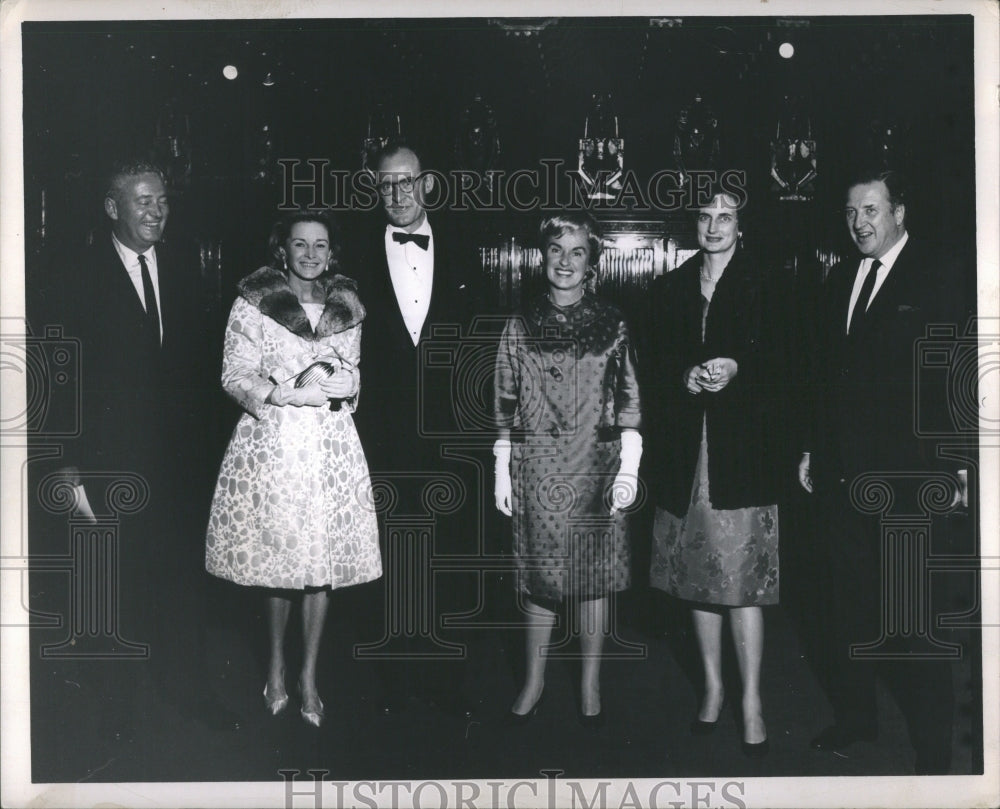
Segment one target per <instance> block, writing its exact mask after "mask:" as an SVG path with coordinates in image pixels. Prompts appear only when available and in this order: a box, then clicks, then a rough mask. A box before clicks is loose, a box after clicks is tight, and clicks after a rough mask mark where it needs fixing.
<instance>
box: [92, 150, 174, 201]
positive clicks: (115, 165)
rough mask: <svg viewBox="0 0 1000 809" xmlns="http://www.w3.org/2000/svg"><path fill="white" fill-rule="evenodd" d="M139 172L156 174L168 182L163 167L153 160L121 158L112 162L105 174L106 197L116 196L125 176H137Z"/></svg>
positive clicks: (165, 182)
mask: <svg viewBox="0 0 1000 809" xmlns="http://www.w3.org/2000/svg"><path fill="white" fill-rule="evenodd" d="M139 174H155V175H157V176H158V177H159V178H160V180H161V181H162V182H163V184H164V185H166V184H167V176H166V174H165V173H164V171H163V169H162V168H161V167H160V166H159V165H158V164H157V163H154V162H153V161H152V160H148V159H146V158H144V157H129V158H119V159H117V160H115V161H114V162H112V163H111V166H110V167H109V169H108V172H107V174H106V175H105V183H104V197H105V199H107V198H109V197H110V198H111V199H114V198H115V194H116V193H117V191H118V185H119V183H120V182H121V180H122V178H124V177H136V176H138V175H139Z"/></svg>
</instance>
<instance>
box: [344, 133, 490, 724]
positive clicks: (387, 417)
mask: <svg viewBox="0 0 1000 809" xmlns="http://www.w3.org/2000/svg"><path fill="white" fill-rule="evenodd" d="M372 165H373V166H374V167H375V170H376V190H377V192H378V195H379V201H380V203H381V207H382V210H383V212H384V215H385V219H386V220H387V222H385V223H382V224H380V225H379V226H378V227H377V228H374V229H373V232H372V233H371V234H369V238H367V239H366V240H365V241H364V242H363V243H361V244H359V245H358V246H357V247H358V255H357V257H356V259H355V261H354V262H353V264H352V271H353V272H354V274H355V275H356V276H357V278H358V291H359V294H360V295H361V300H362V302H363V303H364V305H365V308H366V309H367V311H368V317H367V319H366V320H365V327H364V329H363V332H362V349H361V362H362V366H361V368H362V383H361V384H362V393H361V396H362V401H361V404H360V405H359V408H358V412H357V414H356V423H357V425H358V430H359V432H360V434H361V439H362V444H363V446H364V449H365V454H366V456H367V458H368V462H369V466H370V469H371V473H372V479H373V483H374V484H375V488H376V491H378V490H379V489H380V484H382V485H388V487H389V490H390V491H391V492H392V497H393V498H394V501H393V505H392V506H391V507H390V508H387V509H385V510H384V512H383V513H381V514H380V528H381V529H382V530H381V531H380V534H381V541H382V555H383V564H384V566H385V568H386V576H385V578H384V580H383V581H382V582H378V583H374V584H373V587H372V588H369V589H373V590H380V591H382V602H383V604H387V605H388V606H386V607H384V608H379V609H378V610H376V611H374V612H376V613H377V614H376V615H373V616H372V617H373V618H376V619H377V620H379V625H378V626H376V627H371V628H370V629H371V633H374V637H367V638H366V639H365V642H366V643H368V644H371V643H373V642H374V643H376V644H378V642H379V641H378V639H379V638H380V637H381V638H383V639H384V640H385V643H384V644H382V645H380V646H378V648H377V649H376V650H375V651H376V654H377V655H378V658H379V659H377V660H376V661H375V663H374V664H373V666H374V670H375V673H376V675H377V680H378V682H379V684H380V686H381V698H382V702H381V709H382V712H383V713H385V714H393V713H397V712H399V711H402V710H404V709H405V707H406V705H407V703H409V702H410V701H411V697H417V698H420V699H422V700H423V701H424V702H427V703H430V704H432V705H434V706H437V707H439V708H443V709H445V710H447V711H448V712H449V713H452V714H454V715H457V716H459V717H462V718H468V717H470V716H471V715H472V705H473V701H472V700H471V699H470V698H469V695H468V691H467V688H466V685H467V682H468V680H469V677H468V676H467V674H466V672H467V666H466V665H465V663H466V658H467V656H468V648H467V645H464V644H463V641H462V639H461V638H460V637H459V635H460V634H461V633H458V634H456V630H455V629H453V628H449V627H444V626H443V623H444V622H443V620H442V618H443V616H444V615H448V614H454V613H455V612H458V611H473V610H474V609H475V607H476V601H475V599H474V593H472V584H471V581H470V577H471V574H463V573H457V574H456V573H449V574H446V575H435V574H434V573H433V572H432V570H431V569H430V562H429V559H428V557H427V554H430V555H431V556H434V557H436V558H441V557H442V556H454V555H461V554H475V553H476V551H477V547H478V546H477V544H476V543H477V542H478V530H477V529H478V520H477V519H475V518H476V517H477V515H478V509H477V506H478V498H479V492H480V490H481V488H482V487H481V486H480V484H479V483H478V476H477V474H476V472H477V469H476V467H475V465H474V464H470V463H468V462H467V461H462V460H458V459H456V458H455V457H454V456H451V455H449V454H447V453H446V451H445V450H446V448H448V447H451V448H452V449H454V448H456V447H460V446H461V445H462V441H463V437H462V435H461V430H459V429H458V427H457V420H456V419H455V418H454V413H453V402H452V393H451V385H450V384H447V382H448V380H447V379H446V378H445V377H442V376H441V375H440V374H439V373H437V372H436V371H433V372H431V373H428V372H427V369H426V368H425V367H424V362H425V358H426V356H427V352H426V348H427V346H428V344H427V341H428V340H429V339H432V338H434V334H435V332H437V333H438V334H440V329H441V328H442V327H444V328H446V329H449V330H454V332H453V333H454V334H456V335H462V334H467V333H468V327H469V323H470V321H471V319H472V317H473V316H474V315H475V314H476V313H477V312H478V311H480V297H479V295H478V293H477V289H478V283H477V281H478V277H479V274H480V270H479V262H478V260H477V255H476V252H475V250H474V249H466V245H465V242H466V240H465V239H463V238H461V236H460V234H459V233H458V231H457V229H456V228H455V227H454V226H453V225H454V222H452V221H449V217H448V215H447V212H445V211H438V210H435V211H433V212H432V215H428V211H427V208H426V205H427V200H428V198H429V197H430V195H431V194H433V195H434V198H437V199H442V198H444V197H445V196H446V194H444V193H443V191H444V189H440V188H435V175H433V174H429V173H426V172H424V171H423V167H422V164H421V161H420V158H419V157H418V155H417V153H416V152H415V151H414V150H413V149H412V148H410V147H409V146H407V145H405V144H402V143H395V144H390V145H389V146H387V147H386V148H385V149H384V150H383V151H382V152H381V153H380V154H379V155H378V157H377V159H376V160H375V161H374V162H373V164H372ZM438 176H440V175H438ZM432 219H433V224H432ZM437 339H440V338H439V337H438V338H437ZM435 487H438V491H439V493H440V492H445V491H447V492H450V493H451V494H449V495H448V496H449V497H450V496H451V495H452V494H454V495H455V496H457V497H459V498H460V499H461V501H462V505H460V506H459V507H458V508H457V509H455V510H454V511H452V510H451V508H450V507H448V508H438V507H437V505H436V501H435V499H434V496H433V493H434V491H435ZM458 490H463V491H458ZM378 499H379V496H378V495H376V500H378ZM410 520H412V524H411V522H409V521H410ZM428 534H429V535H430V540H428V539H427V537H428ZM422 542H423V543H426V544H424V545H422V546H421V543H422ZM421 548H422V549H421ZM382 588H388V591H387V592H388V598H387V599H386V597H385V596H386V591H385V590H383V589H382ZM470 602H471V603H470ZM401 625H402V629H400V626H401ZM455 644H459V645H455ZM449 646H450V648H449ZM369 653H370V652H369ZM363 655H364V653H363V652H362V656H363Z"/></svg>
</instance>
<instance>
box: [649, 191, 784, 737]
mask: <svg viewBox="0 0 1000 809" xmlns="http://www.w3.org/2000/svg"><path fill="white" fill-rule="evenodd" d="M737 205H738V201H737V200H736V199H735V198H734V197H733V196H732V195H730V194H727V193H724V192H722V193H714V194H713V196H712V199H711V202H710V203H709V204H708V205H706V206H703V207H702V208H700V209H699V211H698V221H697V230H698V243H699V245H700V246H701V250H700V251H699V252H698V253H697V254H696V255H695V256H693V257H692V258H691V259H689V260H688V261H686V262H685V263H684V264H683V265H681V266H680V267H679V268H678V269H677V270H675V271H673V272H671V273H668V274H667V275H665V276H664V277H663V278H661V279H659V280H658V281H657V282H656V289H655V290H654V294H655V295H656V296H657V301H656V311H657V318H656V320H657V330H656V334H655V335H654V336H653V340H652V345H651V355H652V356H651V358H650V359H651V362H652V364H653V368H652V369H651V373H650V375H649V379H648V382H649V385H648V386H644V387H643V391H644V395H648V398H649V399H650V402H647V404H651V406H650V407H649V408H648V413H649V416H650V424H649V427H650V429H649V431H648V433H649V436H650V438H651V440H653V439H655V442H654V444H653V449H652V450H651V457H650V458H649V460H650V461H651V463H650V470H649V471H651V472H652V475H650V478H651V482H652V484H653V485H652V490H653V496H654V498H655V501H656V504H657V508H656V515H655V521H654V527H653V555H652V563H651V564H652V566H651V571H650V579H651V583H652V585H653V586H654V587H657V588H660V589H662V590H665V591H667V592H668V593H670V594H671V595H673V596H676V597H677V598H681V599H684V600H686V601H689V602H691V609H692V615H693V620H694V627H695V634H696V635H697V639H698V645H699V648H700V652H701V657H702V662H703V664H704V670H705V693H704V697H703V701H702V703H701V707H700V710H699V712H698V716H697V719H696V720H695V721H694V723H693V724H692V732H694V733H707V732H709V731H711V730H712V729H713V728H714V727H715V725H716V723H717V721H718V717H719V713H720V711H721V709H722V703H723V696H724V692H723V683H722V661H721V635H722V623H723V617H724V616H725V615H726V614H728V615H729V619H730V625H731V629H732V635H733V641H734V643H735V646H736V656H737V660H738V662H739V667H740V674H741V676H742V679H743V699H742V709H743V749H744V752H745V753H747V754H748V755H762V754H764V753H766V752H767V730H766V727H765V724H764V719H763V714H762V706H761V698H760V685H759V681H760V664H761V656H762V652H763V645H764V623H763V615H762V612H761V609H760V608H761V606H762V605H765V604H775V603H777V601H778V508H777V505H776V500H777V492H776V474H775V472H776V469H777V466H778V463H777V461H778V459H777V458H776V457H775V451H774V448H773V445H772V443H771V442H770V441H769V440H768V435H769V432H770V427H771V426H772V425H774V424H776V423H777V421H778V420H779V417H778V413H777V411H776V405H777V404H778V403H779V402H780V397H778V396H777V395H776V393H775V385H776V384H777V383H778V382H779V381H780V379H781V368H782V367H783V362H782V361H781V355H782V353H783V346H782V340H781V338H780V329H779V324H780V322H781V320H782V317H783V315H782V311H781V304H780V301H779V298H778V296H777V295H775V294H774V288H773V286H772V284H771V281H770V279H767V278H765V276H764V274H763V272H762V270H761V268H760V266H759V265H758V264H757V263H756V262H754V261H753V260H752V259H751V258H750V257H749V256H748V255H747V254H746V253H745V252H744V251H743V250H742V249H741V247H740V246H739V244H738V242H739V241H740V232H739V214H738V211H737Z"/></svg>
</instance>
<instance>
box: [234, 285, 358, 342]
mask: <svg viewBox="0 0 1000 809" xmlns="http://www.w3.org/2000/svg"><path fill="white" fill-rule="evenodd" d="M320 283H321V284H322V285H323V287H324V288H325V289H326V305H325V306H324V308H323V315H322V316H321V317H320V319H319V323H318V324H316V329H315V331H314V330H313V328H312V326H310V325H309V318H308V317H306V313H305V310H304V309H303V308H302V305H301V304H300V303H299V299H298V298H297V297H296V296H295V293H294V292H292V290H291V288H289V286H288V281H287V280H286V279H285V275H284V273H282V272H281V271H280V270H275V269H274V268H272V267H261V268H260V269H259V270H257V271H255V272H252V273H250V275H248V276H247V277H246V278H244V279H243V280H242V281H240V282H239V284H237V289H238V290H239V293H240V295H241V296H242V297H243V298H244V300H246V301H247V303H249V304H250V305H251V306H254V307H256V308H257V309H259V310H260V312H261V314H263V315H267V316H268V317H269V318H271V319H272V320H274V321H276V322H278V323H280V324H281V325H282V326H284V327H285V328H286V329H288V330H289V331H290V332H291V333H292V334H296V335H298V336H299V337H303V338H305V339H306V340H319V339H320V338H322V337H329V336H330V335H331V334H337V333H338V332H342V331H347V329H350V328H352V327H353V326H357V325H358V324H359V323H360V322H361V321H362V320H364V318H365V308H364V306H362V305H361V300H360V299H359V298H358V292H357V289H358V285H357V283H355V281H354V280H353V279H351V278H348V277H347V276H345V275H331V276H327V277H326V278H323V279H321V280H320Z"/></svg>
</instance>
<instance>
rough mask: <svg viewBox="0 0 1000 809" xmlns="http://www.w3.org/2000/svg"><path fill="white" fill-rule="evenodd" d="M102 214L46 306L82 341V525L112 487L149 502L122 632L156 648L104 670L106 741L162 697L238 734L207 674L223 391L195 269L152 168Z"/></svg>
mask: <svg viewBox="0 0 1000 809" xmlns="http://www.w3.org/2000/svg"><path fill="white" fill-rule="evenodd" d="M104 212H105V214H106V215H107V217H108V219H109V221H110V231H109V232H103V233H98V234H97V235H96V236H95V238H94V240H93V244H91V245H90V246H89V247H87V248H86V249H84V250H83V251H81V252H80V253H79V254H78V255H76V256H74V257H73V258H72V260H69V261H66V262H64V263H63V267H62V271H61V272H59V273H58V274H57V275H56V276H55V282H54V284H53V287H52V298H53V301H52V303H51V308H50V310H49V314H50V316H51V317H50V322H52V320H54V321H55V322H57V323H59V324H60V325H61V326H62V328H63V333H64V335H65V336H66V337H68V338H72V339H77V340H79V342H80V366H81V370H80V380H79V383H80V384H79V387H80V394H81V396H80V405H81V429H80V434H79V436H78V437H77V438H76V439H75V440H73V441H70V442H68V444H67V446H66V448H65V454H64V466H63V468H62V474H63V475H64V477H65V479H67V480H68V481H70V482H72V483H73V484H75V492H76V516H77V517H79V518H84V519H89V520H91V521H93V520H94V519H95V513H96V514H97V515H98V516H100V514H101V512H105V513H106V512H107V508H106V506H105V505H104V504H105V503H108V504H110V498H108V496H107V492H106V488H107V485H108V483H109V482H111V483H113V481H114V480H115V478H124V479H126V480H130V481H133V482H136V481H138V482H136V483H135V485H136V486H137V487H138V490H140V491H141V490H142V489H145V490H146V491H147V493H148V501H147V502H146V503H145V504H143V505H142V507H141V508H140V509H139V510H138V511H137V512H136V513H134V514H126V515H123V516H122V517H121V520H120V524H119V529H118V537H119V541H118V550H119V556H118V561H119V565H118V569H119V571H120V573H119V576H118V594H117V597H118V602H117V617H118V630H119V635H120V637H121V639H122V640H124V641H126V642H129V643H139V644H148V645H149V653H148V659H147V660H144V661H143V662H142V663H138V664H137V663H135V662H134V661H132V660H126V659H115V658H111V659H109V660H105V661H101V662H97V663H95V664H94V665H95V666H98V667H99V669H100V671H99V674H98V678H97V679H98V682H99V683H100V690H101V694H100V699H101V701H102V703H103V705H102V706H101V710H102V717H103V718H104V720H105V728H104V731H103V732H105V734H108V733H111V734H114V735H117V736H123V735H126V736H127V735H129V734H130V733H131V732H132V731H134V730H135V726H136V725H137V724H138V723H139V721H140V719H141V717H142V716H143V715H144V714H145V713H146V712H147V710H148V709H149V706H150V705H151V704H153V703H154V702H155V703H156V704H160V705H163V706H166V707H168V709H169V710H170V711H172V712H177V711H179V712H181V713H182V714H184V715H187V716H189V717H191V718H193V719H197V720H198V721H199V722H201V723H203V724H206V725H208V726H209V727H211V728H212V729H216V730H228V729H233V728H234V727H235V717H234V716H233V715H231V714H229V712H227V711H226V710H225V709H224V708H222V706H221V705H220V704H219V703H218V702H217V701H215V700H214V699H212V698H210V697H209V696H208V695H209V694H210V693H211V687H210V683H209V682H208V680H207V676H206V673H205V669H204V668H203V663H204V649H203V648H202V646H203V626H204V622H205V618H206V616H205V615H204V604H203V602H202V598H201V596H202V587H203V586H204V579H205V577H206V574H205V573H204V560H203V555H204V528H205V524H206V521H207V509H208V502H209V499H210V497H211V491H212V489H211V476H212V474H213V473H214V471H215V464H216V459H214V458H206V457H204V456H203V454H202V453H203V452H204V447H205V445H206V436H207V435H208V434H209V428H210V424H209V422H210V419H211V418H212V415H211V405H210V404H209V403H210V402H211V401H212V391H214V390H216V389H217V388H218V384H217V382H215V380H214V379H213V377H214V376H215V373H214V371H215V369H214V368H213V367H212V364H211V358H212V356H213V352H212V351H211V350H210V348H209V346H210V345H211V341H210V338H209V333H208V331H209V319H208V317H207V310H206V307H205V305H204V302H203V296H202V295H201V294H200V293H201V289H202V285H201V280H200V274H199V271H198V264H197V261H196V257H194V256H185V255H183V254H181V253H180V252H179V251H177V250H171V249H170V248H169V247H168V246H167V245H164V244H162V243H161V239H162V237H163V233H164V230H165V228H166V224H167V219H168V215H169V212H170V206H169V200H168V196H167V189H166V185H165V181H164V176H163V174H162V172H161V171H160V169H159V168H157V167H156V166H155V165H153V164H151V163H149V162H146V161H144V160H130V161H124V162H119V163H117V164H116V165H115V166H114V167H113V168H112V170H111V172H110V174H109V178H108V184H107V186H106V192H105V197H104ZM129 485H132V484H129ZM130 648H131V647H130Z"/></svg>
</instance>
